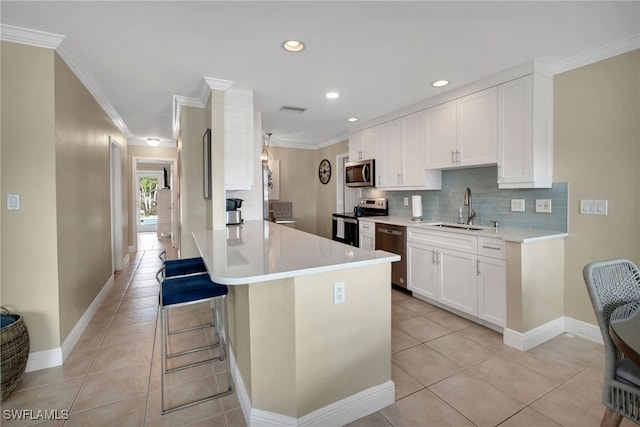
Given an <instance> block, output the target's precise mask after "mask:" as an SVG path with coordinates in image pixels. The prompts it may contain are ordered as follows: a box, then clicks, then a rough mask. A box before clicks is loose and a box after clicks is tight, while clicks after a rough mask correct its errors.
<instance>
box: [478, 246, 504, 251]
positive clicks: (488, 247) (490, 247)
mask: <svg viewBox="0 0 640 427" xmlns="http://www.w3.org/2000/svg"><path fill="white" fill-rule="evenodd" d="M482 249H492V250H494V251H500V250H502V248H495V247H493V246H486V245H482Z"/></svg>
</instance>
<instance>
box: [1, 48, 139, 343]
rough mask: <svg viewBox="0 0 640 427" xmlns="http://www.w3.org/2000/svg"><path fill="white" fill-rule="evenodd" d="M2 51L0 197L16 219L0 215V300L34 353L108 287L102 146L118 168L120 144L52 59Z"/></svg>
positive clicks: (64, 332) (58, 339)
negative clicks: (115, 153)
mask: <svg viewBox="0 0 640 427" xmlns="http://www.w3.org/2000/svg"><path fill="white" fill-rule="evenodd" d="M1 46H2V59H3V61H2V75H1V78H2V113H3V116H2V170H1V174H2V196H3V199H4V198H5V197H6V195H7V194H20V196H21V199H22V209H21V210H20V211H12V212H8V211H6V210H4V209H3V210H2V230H3V236H2V272H1V277H2V286H1V291H0V292H1V293H0V299H1V302H2V304H3V305H8V306H10V307H12V308H13V309H15V310H16V311H17V312H20V313H21V314H23V315H24V318H25V322H26V324H27V327H28V328H29V334H30V339H31V351H32V352H36V351H43V350H49V349H55V348H58V347H60V346H61V345H62V344H63V342H64V340H65V339H66V338H67V336H68V335H69V332H70V331H71V330H72V329H73V327H74V326H75V325H76V324H77V323H78V321H79V320H80V317H81V316H82V315H83V314H84V313H85V311H86V310H87V309H88V307H89V305H90V304H91V302H93V300H94V299H95V297H96V296H97V295H98V292H99V291H100V290H101V289H102V287H103V286H104V285H105V284H106V283H107V282H108V281H109V279H110V278H111V275H112V271H111V266H112V262H111V213H110V212H111V199H110V184H109V182H110V165H109V161H110V159H109V156H110V153H109V136H112V137H114V138H115V139H116V140H117V141H118V142H120V144H121V148H122V153H121V154H122V155H123V159H124V156H125V155H126V140H125V138H124V136H123V135H122V134H121V133H120V132H119V131H118V129H117V128H116V127H115V126H113V125H112V122H111V120H110V119H109V118H108V116H107V115H106V114H105V113H104V112H103V111H102V110H101V109H100V108H99V106H98V104H97V103H96V102H95V100H94V99H93V97H92V96H91V95H90V94H89V93H88V92H87V91H86V89H85V88H84V87H83V86H82V85H81V84H80V82H79V81H78V80H77V79H76V78H75V76H74V75H73V74H72V73H71V71H70V70H69V69H68V67H67V66H66V64H65V63H64V62H63V61H62V60H60V59H59V58H58V57H57V55H56V54H55V53H54V52H53V51H52V50H49V49H43V48H37V47H31V46H25V45H18V44H13V43H7V42H3V43H2V45H1ZM123 170H125V168H124V165H123ZM123 206H126V203H123ZM126 215H127V213H126V209H125V208H123V217H124V218H126ZM125 232H126V230H123V233H125ZM123 240H125V239H123Z"/></svg>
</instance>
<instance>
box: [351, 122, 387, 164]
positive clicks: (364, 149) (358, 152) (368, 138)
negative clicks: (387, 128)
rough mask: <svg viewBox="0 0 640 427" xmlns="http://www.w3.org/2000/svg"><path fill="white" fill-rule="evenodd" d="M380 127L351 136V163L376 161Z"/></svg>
mask: <svg viewBox="0 0 640 427" xmlns="http://www.w3.org/2000/svg"><path fill="white" fill-rule="evenodd" d="M380 130H381V127H380V126H376V127H372V128H369V129H365V130H362V131H360V132H354V133H352V134H351V135H349V161H350V162H354V161H357V160H369V159H375V158H376V156H377V155H378V143H379V140H380Z"/></svg>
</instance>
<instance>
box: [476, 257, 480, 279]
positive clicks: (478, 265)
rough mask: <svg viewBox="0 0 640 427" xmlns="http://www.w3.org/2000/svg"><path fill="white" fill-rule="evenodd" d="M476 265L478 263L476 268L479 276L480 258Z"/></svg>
mask: <svg viewBox="0 0 640 427" xmlns="http://www.w3.org/2000/svg"><path fill="white" fill-rule="evenodd" d="M476 265H477V266H476V270H477V273H476V274H477V275H478V276H479V275H480V260H479V259H477V260H476Z"/></svg>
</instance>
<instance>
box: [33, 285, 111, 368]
mask: <svg viewBox="0 0 640 427" xmlns="http://www.w3.org/2000/svg"><path fill="white" fill-rule="evenodd" d="M112 287H113V275H111V277H109V279H108V280H107V282H106V283H105V284H104V286H103V287H102V289H101V290H100V292H99V293H98V295H97V296H96V297H95V298H94V299H93V302H92V303H91V305H90V306H89V308H87V309H86V310H85V312H84V314H83V315H82V317H81V318H80V320H78V323H76V326H74V327H73V329H72V330H71V332H70V333H69V335H68V336H67V339H65V340H64V342H63V343H62V346H61V347H58V348H54V349H50V350H43V351H35V352H30V353H29V358H28V359H27V367H26V372H31V371H39V370H40V369H46V368H53V367H54V366H60V365H62V364H63V363H64V360H65V359H66V358H67V357H68V356H69V353H71V350H73V347H74V346H75V345H76V343H77V342H78V340H79V339H80V336H81V335H82V333H83V332H84V330H85V329H86V328H87V325H88V324H89V322H91V319H92V318H93V315H94V314H95V313H96V311H98V308H100V304H101V303H102V301H103V300H104V298H105V297H106V296H107V294H108V293H109V291H110V290H111V288H112Z"/></svg>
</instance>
